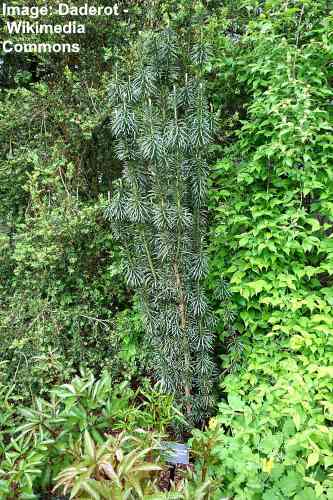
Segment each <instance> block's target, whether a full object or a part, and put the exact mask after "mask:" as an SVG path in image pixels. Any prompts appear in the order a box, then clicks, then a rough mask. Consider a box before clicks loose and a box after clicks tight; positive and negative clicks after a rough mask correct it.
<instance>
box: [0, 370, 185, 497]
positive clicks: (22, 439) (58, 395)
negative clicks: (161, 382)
mask: <svg viewBox="0 0 333 500" xmlns="http://www.w3.org/2000/svg"><path fill="white" fill-rule="evenodd" d="M1 396H2V401H1V406H2V408H3V410H2V414H1V427H0V491H1V494H2V495H3V496H4V498H7V497H8V498H11V495H12V496H15V495H20V496H19V498H27V499H28V498H37V496H36V495H37V492H38V491H40V490H43V489H47V488H48V487H49V486H50V485H51V483H52V480H53V479H54V477H55V475H57V474H59V473H60V472H61V470H62V469H63V468H64V467H66V466H69V465H71V464H72V463H73V462H75V461H76V460H78V459H79V458H80V457H81V456H82V454H81V452H80V449H81V448H80V446H81V444H80V443H81V440H82V437H83V435H84V433H86V438H85V440H86V442H88V443H89V446H90V444H91V440H92V439H93V440H94V441H95V442H96V443H97V445H98V446H104V441H105V439H104V438H105V436H106V435H107V434H111V435H118V434H119V433H120V430H122V431H124V432H129V433H133V432H135V431H136V429H138V428H140V429H141V431H142V435H146V434H145V433H147V432H149V436H150V435H151V436H152V438H153V436H154V432H155V433H156V432H157V431H159V435H162V434H163V433H165V432H166V431H167V430H168V429H169V428H170V426H171V425H172V424H174V423H175V422H177V421H179V422H181V421H182V420H183V419H182V416H181V414H180V413H179V411H178V410H177V408H175V407H174V404H173V400H172V398H171V397H170V396H165V395H163V394H160V393H159V392H158V391H157V390H155V391H154V390H150V391H147V392H146V391H145V390H138V391H134V390H133V389H131V388H130V386H129V384H128V383H127V382H126V381H125V382H123V383H121V384H118V385H113V384H112V383H111V378H110V376H109V375H108V374H107V373H106V372H105V373H104V374H103V376H102V377H101V378H100V379H99V380H97V379H96V378H95V377H94V376H93V374H92V373H91V372H90V373H82V376H81V377H75V378H74V379H73V380H72V382H71V383H70V384H63V385H59V386H55V387H54V388H53V389H52V390H50V391H49V392H48V394H47V399H42V398H35V399H34V401H33V404H32V405H31V406H30V407H23V408H20V407H19V408H15V401H16V400H15V399H13V398H12V397H11V395H10V393H8V391H6V390H5V389H4V386H1ZM149 436H148V438H147V439H149ZM128 439H129V438H126V439H125V441H127V440H128ZM111 441H112V439H110V440H109V443H108V445H107V446H109V445H110V443H111ZM125 441H124V442H125ZM91 446H92V445H91ZM90 451H91V450H90ZM90 451H89V453H90ZM61 477H63V476H61Z"/></svg>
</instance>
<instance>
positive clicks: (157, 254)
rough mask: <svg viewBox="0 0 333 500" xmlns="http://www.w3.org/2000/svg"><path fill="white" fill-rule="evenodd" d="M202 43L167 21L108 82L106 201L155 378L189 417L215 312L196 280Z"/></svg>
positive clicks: (203, 147)
mask: <svg viewBox="0 0 333 500" xmlns="http://www.w3.org/2000/svg"><path fill="white" fill-rule="evenodd" d="M206 49H207V48H206V47H205V46H204V44H202V43H198V44H196V45H194V46H193V47H192V48H186V50H184V48H182V47H181V45H180V43H179V40H177V35H176V34H175V33H174V32H173V31H172V30H171V29H167V30H165V31H163V32H162V33H154V34H150V35H149V37H146V38H145V39H144V40H143V41H142V44H141V46H140V59H139V62H138V65H137V68H136V70H135V72H134V73H133V74H132V75H131V77H129V78H128V79H126V80H124V79H121V78H120V77H119V76H118V75H117V72H116V74H115V78H114V80H113V81H112V83H111V85H110V99H111V102H112V105H113V114H112V120H111V126H112V131H113V134H114V136H115V154H116V156H117V158H118V159H119V160H121V161H122V162H123V165H124V174H123V177H122V178H121V179H120V180H119V181H118V185H117V188H116V191H115V194H114V196H113V198H112V200H111V204H110V206H109V207H108V209H107V217H108V218H109V219H110V221H111V226H112V230H113V233H114V235H115V236H116V237H117V238H118V239H119V240H120V241H121V244H122V247H123V249H124V253H125V261H126V278H127V281H128V284H129V285H130V286H131V287H133V288H134V289H135V290H137V292H138V295H139V297H140V301H141V306H142V311H143V315H144V321H145V329H146V334H147V335H148V336H149V341H150V345H151V348H152V350H153V355H154V367H155V370H156V376H157V378H158V380H159V381H160V383H161V386H162V388H163V389H164V390H165V391H168V392H172V393H174V394H175V395H176V397H177V398H178V399H179V400H180V401H181V404H182V407H183V408H184V410H185V412H186V413H187V416H188V417H190V418H191V420H200V419H202V418H203V417H204V416H205V415H207V414H208V413H209V409H210V408H211V406H212V403H213V397H212V389H213V383H214V382H213V380H214V374H215V366H214V363H213V360H212V350H213V343H214V338H213V334H212V329H213V323H214V319H213V315H212V313H211V311H210V307H209V304H208V301H207V298H206V295H205V291H204V288H203V285H202V282H203V279H204V277H205V275H206V272H207V258H206V255H205V233H206V216H205V211H206V195H207V175H208V165H207V160H206V159H207V148H208V146H209V144H210V142H211V140H212V135H213V117H212V114H211V113H210V112H209V109H208V104H207V100H206V97H205V85H204V83H203V81H202V79H201V73H202V67H203V64H204V62H205V58H206V57H207V50H206Z"/></svg>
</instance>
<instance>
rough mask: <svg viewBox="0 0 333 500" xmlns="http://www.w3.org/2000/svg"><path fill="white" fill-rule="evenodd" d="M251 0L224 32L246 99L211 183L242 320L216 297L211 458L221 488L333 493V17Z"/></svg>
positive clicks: (313, 7)
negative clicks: (218, 398) (217, 376)
mask: <svg viewBox="0 0 333 500" xmlns="http://www.w3.org/2000/svg"><path fill="white" fill-rule="evenodd" d="M244 7H246V9H247V10H248V13H250V15H248V17H247V18H246V16H245V17H244V18H242V22H241V23H240V24H241V25H240V26H238V29H239V31H238V37H237V39H236V40H234V41H233V42H230V33H223V34H222V35H221V36H220V39H219V40H218V41H217V42H216V43H217V44H219V45H220V46H224V47H226V48H227V50H228V51H229V54H230V53H231V54H232V55H233V56H235V54H237V58H233V59H232V60H231V62H230V60H228V59H227V60H226V59H223V58H221V56H217V59H219V57H220V59H219V61H220V68H225V69H226V72H225V74H223V72H222V71H221V72H220V79H221V84H220V88H221V89H227V90H228V89H229V90H230V88H229V87H228V85H227V83H228V82H227V81H226V80H225V78H229V77H230V74H232V75H233V81H234V82H235V86H236V88H237V91H238V92H241V93H242V95H243V96H246V100H245V103H244V102H243V103H242V104H240V106H239V109H238V111H239V113H240V114H241V115H242V116H241V121H240V122H239V120H238V119H237V117H236V118H235V121H234V122H232V124H231V132H230V138H231V140H232V144H231V145H228V146H226V147H225V148H224V159H223V160H222V161H219V162H218V163H217V165H216V171H215V175H214V178H213V179H212V185H211V206H212V210H213V213H212V215H213V216H214V220H215V225H214V228H213V231H212V236H213V238H212V243H211V274H210V276H209V281H210V287H211V288H216V287H217V286H218V284H219V282H220V280H221V276H222V278H223V280H225V281H226V282H229V284H230V291H231V292H232V294H233V295H232V298H231V304H232V305H231V306H230V307H231V309H232V313H233V315H234V317H235V320H234V322H233V325H232V329H231V330H230V328H229V324H228V321H227V320H228V318H226V317H225V309H224V308H221V309H219V306H218V305H217V313H218V314H219V317H220V338H221V341H222V342H223V347H222V348H221V349H220V354H221V364H222V368H223V370H224V375H225V374H228V372H229V374H228V375H227V376H225V378H224V379H222V380H221V388H222V390H223V395H224V396H225V397H226V399H227V402H223V403H221V404H220V405H219V413H218V416H217V420H216V421H215V423H214V421H213V422H212V423H211V425H212V427H214V426H215V425H216V429H211V430H209V431H207V435H205V437H203V438H202V439H204V438H205V439H208V437H209V436H210V434H214V433H215V434H217V435H216V436H215V439H216V440H217V441H218V442H217V443H216V444H215V445H214V446H213V448H212V455H211V457H210V461H211V466H210V469H209V470H210V473H213V471H214V474H216V476H219V477H221V478H222V481H223V483H222V486H221V490H220V491H221V495H227V496H228V495H229V496H231V497H232V498H237V499H244V500H245V499H246V500H249V499H253V500H254V499H258V500H259V499H262V500H278V499H285V498H293V499H297V500H307V499H309V500H310V499H314V498H321V499H325V500H326V499H330V498H333V482H332V465H333V454H332V440H333V434H332V418H333V414H332V408H333V407H332V403H333V396H332V383H331V380H332V373H333V372H332V359H333V355H332V352H333V343H332V319H333V316H332V274H333V272H332V251H331V250H332V226H333V211H332V208H333V206H332V203H331V199H333V192H332V188H333V184H332V172H331V161H332V158H333V148H332V141H331V136H330V134H331V132H332V126H331V123H332V111H331V107H330V105H329V103H330V100H331V99H332V96H333V93H332V89H331V77H332V68H331V65H330V62H329V61H330V59H331V56H330V44H329V42H328V37H329V33H330V32H331V30H332V20H331V18H330V17H329V16H328V15H327V14H328V13H327V6H326V3H325V2H316V4H311V3H303V2H298V1H296V2H293V5H292V6H291V5H290V6H289V7H288V6H286V5H285V4H283V5H282V2H270V3H268V2H267V3H266V5H265V6H262V7H261V11H259V12H255V10H254V9H255V6H254V3H253V2H245V3H244V4H243V8H244ZM240 17H241V16H240ZM226 24H227V25H228V23H226ZM244 25H245V26H246V27H245V28H244ZM227 111H228V110H227V109H226V107H225V105H224V112H225V113H226V112H227ZM238 118H239V116H238ZM235 123H238V124H240V125H241V126H240V129H239V130H238V131H236V132H235V129H233V128H232V127H234V126H235ZM215 434H214V435H215Z"/></svg>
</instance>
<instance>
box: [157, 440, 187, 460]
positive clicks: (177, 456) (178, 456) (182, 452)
mask: <svg viewBox="0 0 333 500" xmlns="http://www.w3.org/2000/svg"><path fill="white" fill-rule="evenodd" d="M162 447H163V449H164V450H165V458H166V461H167V462H168V463H170V464H174V465H179V464H182V465H188V464H189V451H188V447H187V446H186V444H182V443H173V442H170V441H168V442H163V443H162Z"/></svg>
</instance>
